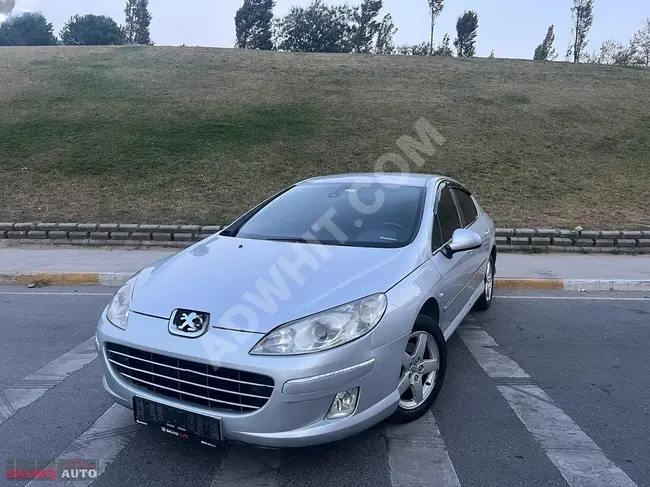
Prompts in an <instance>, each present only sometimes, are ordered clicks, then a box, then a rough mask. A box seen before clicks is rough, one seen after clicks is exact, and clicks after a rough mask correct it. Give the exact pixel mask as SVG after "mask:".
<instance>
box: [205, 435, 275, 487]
mask: <svg viewBox="0 0 650 487" xmlns="http://www.w3.org/2000/svg"><path fill="white" fill-rule="evenodd" d="M281 464H282V458H281V453H280V451H278V450H269V449H262V448H254V447H250V446H246V445H240V444H233V445H230V447H229V449H228V454H227V455H226V458H225V459H224V460H223V463H222V466H221V469H220V470H219V472H218V473H217V475H216V476H215V478H214V480H213V481H212V484H211V487H222V486H225V485H227V486H228V487H276V486H277V485H279V484H278V469H279V468H280V466H281Z"/></svg>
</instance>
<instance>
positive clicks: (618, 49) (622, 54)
mask: <svg viewBox="0 0 650 487" xmlns="http://www.w3.org/2000/svg"><path fill="white" fill-rule="evenodd" d="M634 54H635V51H634V49H633V48H631V47H630V46H625V45H623V44H622V43H621V42H618V41H615V40H613V39H608V40H606V41H605V42H603V43H602V45H601V46H600V49H599V50H598V51H594V52H593V53H592V54H589V53H586V54H585V55H584V56H583V60H584V62H587V63H592V64H615V65H618V66H629V65H631V64H634Z"/></svg>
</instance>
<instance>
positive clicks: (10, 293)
mask: <svg viewBox="0 0 650 487" xmlns="http://www.w3.org/2000/svg"><path fill="white" fill-rule="evenodd" d="M114 294H115V293H64V292H61V293H55V292H39V291H33V292H31V291H0V295H3V296H113V295H114Z"/></svg>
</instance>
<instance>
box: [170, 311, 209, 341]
mask: <svg viewBox="0 0 650 487" xmlns="http://www.w3.org/2000/svg"><path fill="white" fill-rule="evenodd" d="M209 320H210V315H209V314H208V313H202V312H200V311H192V310H189V309H177V310H176V311H174V313H173V314H172V317H171V319H170V320H169V332H170V333H171V334H173V335H178V336H183V337H188V338H196V337H199V336H201V335H203V334H204V333H205V332H206V331H207V329H208V322H209Z"/></svg>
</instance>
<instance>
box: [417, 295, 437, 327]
mask: <svg viewBox="0 0 650 487" xmlns="http://www.w3.org/2000/svg"><path fill="white" fill-rule="evenodd" d="M418 315H425V316H428V317H429V318H431V319H432V320H434V321H435V322H436V324H437V325H438V327H440V322H441V316H440V306H439V305H438V301H437V300H436V298H429V299H427V300H426V302H425V303H424V304H423V305H422V308H420V312H419V313H418Z"/></svg>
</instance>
